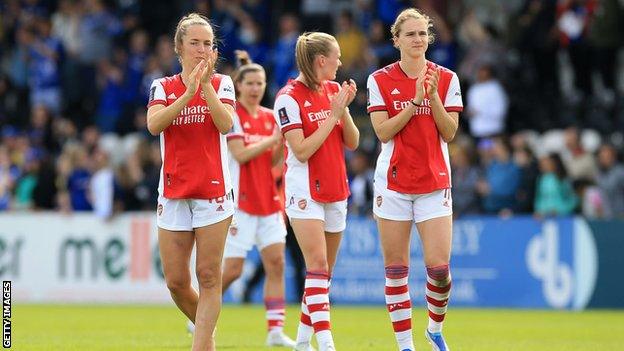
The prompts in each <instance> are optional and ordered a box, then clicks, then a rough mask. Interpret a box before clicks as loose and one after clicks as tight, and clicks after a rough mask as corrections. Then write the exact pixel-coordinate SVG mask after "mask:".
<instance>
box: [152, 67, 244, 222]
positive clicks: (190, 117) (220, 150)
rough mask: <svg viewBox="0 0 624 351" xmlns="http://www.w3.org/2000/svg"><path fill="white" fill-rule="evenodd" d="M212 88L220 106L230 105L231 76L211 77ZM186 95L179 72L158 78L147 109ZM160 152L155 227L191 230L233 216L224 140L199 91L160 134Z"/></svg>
mask: <svg viewBox="0 0 624 351" xmlns="http://www.w3.org/2000/svg"><path fill="white" fill-rule="evenodd" d="M211 84H212V86H213V87H214V89H215V91H216V92H217V96H218V97H219V99H220V100H221V102H223V103H225V104H229V105H232V106H234V101H235V95H234V84H233V83H232V79H231V78H230V77H229V76H225V75H221V74H214V76H213V77H212V79H211ZM185 91H186V86H185V85H184V83H183V82H182V76H181V75H180V74H177V75H175V76H171V77H164V78H161V79H156V80H154V82H153V83H152V86H151V88H150V94H149V97H150V99H149V103H148V108H149V107H151V106H154V105H164V106H168V105H170V104H172V103H173V102H174V101H175V100H177V99H178V98H179V97H181V96H182V95H183V94H184V92H185ZM160 152H161V157H162V160H163V165H162V168H161V174H160V182H159V185H158V193H159V198H158V210H157V213H158V216H157V224H158V226H159V227H161V228H163V229H168V230H175V231H189V230H192V229H193V228H198V227H202V226H206V225H209V224H213V223H217V222H219V221H221V220H223V219H225V218H227V217H229V216H231V215H232V213H233V211H234V209H233V207H234V206H233V202H232V194H231V190H232V185H231V182H230V174H229V171H228V165H227V145H226V139H225V136H224V135H222V134H221V133H220V132H219V130H218V129H217V128H216V126H215V125H214V123H213V121H212V117H211V115H210V108H209V107H208V106H207V104H206V99H205V97H204V93H203V91H202V89H201V88H199V89H197V93H196V94H195V96H193V98H192V99H191V100H190V101H189V103H188V104H187V105H186V106H184V108H183V109H182V111H180V114H179V115H178V116H177V117H176V118H175V119H174V120H173V123H172V124H171V125H170V126H168V127H167V128H165V130H163V131H162V132H161V133H160Z"/></svg>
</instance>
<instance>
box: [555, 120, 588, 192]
mask: <svg viewBox="0 0 624 351" xmlns="http://www.w3.org/2000/svg"><path fill="white" fill-rule="evenodd" d="M564 138H565V149H564V150H563V151H562V153H561V159H562V160H563V163H564V165H565V168H566V171H567V173H568V175H569V177H570V180H571V181H572V182H574V181H577V180H581V179H585V180H589V181H593V180H594V179H596V159H595V157H594V155H592V154H591V153H589V152H587V151H585V149H584V148H583V145H582V144H581V136H580V134H579V130H578V128H576V127H568V128H566V130H565V134H564Z"/></svg>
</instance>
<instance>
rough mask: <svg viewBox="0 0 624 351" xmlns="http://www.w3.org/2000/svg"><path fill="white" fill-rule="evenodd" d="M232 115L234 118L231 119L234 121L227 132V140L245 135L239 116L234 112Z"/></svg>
mask: <svg viewBox="0 0 624 351" xmlns="http://www.w3.org/2000/svg"><path fill="white" fill-rule="evenodd" d="M233 117H234V118H232V120H233V122H234V123H233V124H232V129H230V131H229V132H228V133H227V140H228V141H230V140H232V139H236V138H243V137H245V133H244V132H243V127H242V126H241V123H240V118H239V117H238V114H237V113H235V114H234V116H233Z"/></svg>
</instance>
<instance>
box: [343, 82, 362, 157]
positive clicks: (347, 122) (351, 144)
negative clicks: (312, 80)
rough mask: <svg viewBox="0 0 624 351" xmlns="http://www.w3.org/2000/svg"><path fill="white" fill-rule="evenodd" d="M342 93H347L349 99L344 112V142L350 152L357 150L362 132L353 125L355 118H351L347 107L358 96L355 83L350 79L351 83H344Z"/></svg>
mask: <svg viewBox="0 0 624 351" xmlns="http://www.w3.org/2000/svg"><path fill="white" fill-rule="evenodd" d="M341 91H344V92H345V94H346V98H347V101H346V105H345V108H344V110H343V112H342V140H343V141H344V144H345V146H346V147H347V148H348V149H349V150H355V149H357V147H358V145H359V144H360V131H359V130H358V129H357V126H356V125H355V123H353V117H351V113H350V112H349V108H348V107H346V106H349V105H350V104H351V102H353V100H354V99H355V95H356V94H357V86H356V84H355V81H354V80H353V79H349V82H343V83H342V86H341Z"/></svg>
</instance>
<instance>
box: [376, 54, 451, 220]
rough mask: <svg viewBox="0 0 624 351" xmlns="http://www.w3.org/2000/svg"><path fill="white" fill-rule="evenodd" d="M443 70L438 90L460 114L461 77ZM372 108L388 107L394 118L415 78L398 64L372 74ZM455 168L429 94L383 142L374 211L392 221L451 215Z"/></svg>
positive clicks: (407, 103)
mask: <svg viewBox="0 0 624 351" xmlns="http://www.w3.org/2000/svg"><path fill="white" fill-rule="evenodd" d="M427 66H428V67H430V68H433V69H438V70H440V78H439V81H438V94H439V96H440V98H441V100H442V104H443V105H444V108H445V109H446V111H448V112H461V111H462V110H463V104H462V100H461V90H460V87H459V79H458V78H457V75H456V74H455V73H454V72H453V71H451V70H448V69H446V68H444V67H442V66H439V65H436V64H434V63H432V62H429V61H427ZM367 88H368V112H369V113H372V112H375V111H386V112H387V113H388V118H393V117H394V116H396V115H397V114H399V113H400V112H401V111H402V110H403V109H405V108H407V107H409V106H410V104H411V103H410V100H411V99H412V98H413V97H414V96H415V94H416V79H413V78H409V77H408V76H407V75H406V74H405V72H404V71H403V70H402V69H401V66H400V65H399V63H398V62H395V63H393V64H391V65H388V66H386V67H384V68H382V69H379V70H377V71H375V72H374V73H373V74H371V75H370V76H369V77H368V83H367ZM450 187H451V169H450V164H449V156H448V147H447V144H446V142H444V140H442V137H441V136H440V133H439V132H438V128H437V127H436V124H435V121H434V119H433V113H432V111H431V104H430V100H429V96H428V95H425V98H424V100H423V103H422V106H420V107H417V108H416V112H415V113H414V115H413V116H412V118H411V119H410V121H409V122H408V123H407V124H406V125H405V127H403V129H402V130H401V131H399V132H398V133H397V134H396V135H395V136H394V137H393V138H392V140H390V141H388V142H386V143H383V144H382V146H381V153H380V154H379V157H378V159H377V166H376V169H375V200H376V202H375V204H374V205H373V212H374V213H375V215H377V216H379V217H381V218H386V219H392V220H414V221H416V222H422V221H425V220H428V219H431V218H436V217H442V216H447V215H450V214H451V213H452V199H451V192H450Z"/></svg>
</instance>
